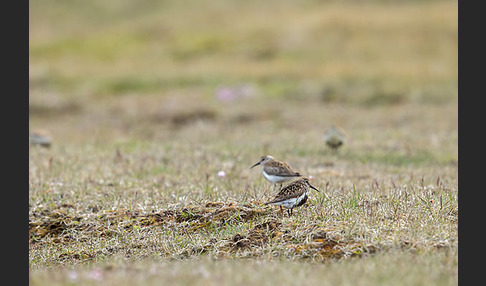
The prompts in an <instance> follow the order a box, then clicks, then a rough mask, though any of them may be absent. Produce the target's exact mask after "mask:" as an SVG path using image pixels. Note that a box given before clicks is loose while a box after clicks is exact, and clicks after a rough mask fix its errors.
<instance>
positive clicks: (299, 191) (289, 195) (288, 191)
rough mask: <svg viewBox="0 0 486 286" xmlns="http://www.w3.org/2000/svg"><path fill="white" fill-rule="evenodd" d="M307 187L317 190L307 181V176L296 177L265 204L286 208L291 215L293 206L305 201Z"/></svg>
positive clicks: (307, 191)
mask: <svg viewBox="0 0 486 286" xmlns="http://www.w3.org/2000/svg"><path fill="white" fill-rule="evenodd" d="M309 188H313V189H314V190H316V191H318V192H319V190H318V189H317V188H315V187H314V186H312V185H311V184H310V183H309V179H308V178H301V179H298V180H296V181H294V182H292V183H290V184H288V185H287V186H285V187H283V188H282V189H281V190H280V192H279V193H278V194H277V196H275V198H274V199H273V200H271V201H269V202H266V203H265V205H274V206H280V209H281V210H283V209H282V207H284V208H286V209H287V213H288V214H289V216H291V215H292V210H293V209H294V208H295V207H298V206H301V205H303V204H304V203H305V202H306V201H307V198H308V194H309Z"/></svg>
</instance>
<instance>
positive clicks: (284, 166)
mask: <svg viewBox="0 0 486 286" xmlns="http://www.w3.org/2000/svg"><path fill="white" fill-rule="evenodd" d="M258 165H262V166H263V168H262V173H263V176H264V177H265V179H267V181H269V182H271V183H273V184H274V185H273V187H274V189H275V186H276V185H277V184H282V183H283V182H287V181H289V180H292V179H294V178H297V177H300V176H301V175H300V173H299V172H296V171H294V170H292V168H291V167H290V165H289V164H288V163H286V162H281V161H278V160H275V159H274V158H273V157H272V156H270V155H266V156H262V157H260V161H258V162H257V163H255V164H254V165H253V166H251V167H250V169H251V168H253V167H255V166H258Z"/></svg>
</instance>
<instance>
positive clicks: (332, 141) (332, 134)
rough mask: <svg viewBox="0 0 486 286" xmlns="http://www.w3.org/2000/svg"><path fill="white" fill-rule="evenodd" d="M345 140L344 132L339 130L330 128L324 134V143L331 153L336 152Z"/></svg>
mask: <svg viewBox="0 0 486 286" xmlns="http://www.w3.org/2000/svg"><path fill="white" fill-rule="evenodd" d="M345 140H346V132H345V131H344V130H342V129H341V128H338V127H334V126H332V127H331V128H329V129H327V130H326V131H325V132H324V141H325V142H326V145H327V146H329V147H330V148H331V149H332V150H333V151H337V149H338V148H339V147H341V146H342V145H343V144H344V142H345Z"/></svg>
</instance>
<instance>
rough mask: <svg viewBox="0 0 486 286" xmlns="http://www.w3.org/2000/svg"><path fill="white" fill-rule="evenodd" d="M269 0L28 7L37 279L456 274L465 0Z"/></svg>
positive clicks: (211, 280)
mask: <svg viewBox="0 0 486 286" xmlns="http://www.w3.org/2000/svg"><path fill="white" fill-rule="evenodd" d="M265 3H266V4H262V3H261V2H260V1H247V2H245V4H244V5H243V4H241V3H239V2H237V1H224V2H223V1H197V2H195V3H192V5H187V3H184V4H182V3H179V2H177V1H169V2H167V1H165V2H160V3H159V1H144V2H143V4H141V3H136V4H135V2H131V1H117V2H115V3H111V2H110V3H108V2H107V3H104V2H103V3H100V2H98V1H69V2H61V3H59V2H56V1H43V2H42V3H40V2H34V1H33V2H30V3H29V6H30V11H29V15H30V16H29V17H30V21H29V25H30V33H29V40H30V41H29V52H30V58H29V59H30V64H29V65H30V69H29V90H30V96H29V125H30V126H29V127H30V129H32V130H33V129H46V130H48V131H49V132H50V134H51V135H52V138H53V144H52V146H51V148H42V147H38V146H31V147H30V148H29V268H30V282H31V284H33V285H66V284H73V283H80V284H98V283H100V284H104V285H115V284H116V285H128V284H144V285H150V284H155V283H157V282H160V279H166V280H167V281H169V282H171V283H173V284H174V283H176V284H180V285H190V284H193V283H194V281H198V282H200V283H198V284H201V285H214V284H216V285H227V284H247V283H248V282H251V283H256V282H259V284H263V285H270V284H272V285H273V284H275V283H283V282H284V281H285V282H286V284H290V285H297V284H299V285H302V284H304V285H315V284H316V282H319V281H329V283H330V284H333V285H336V284H338V285H376V284H386V285H411V284H414V285H433V284H435V285H455V284H457V276H458V274H457V264H458V247H457V227H458V225H457V223H458V187H457V185H458V173H457V168H458V148H457V146H458V145H457V144H458V126H457V121H458V111H457V106H458V102H457V99H458V92H457V1H398V2H395V1H370V2H367V3H366V4H365V3H361V2H358V1H329V2H324V3H320V2H317V1H306V2H304V3H301V4H299V5H297V4H294V3H292V2H285V1H270V2H268V1H267V2H265ZM331 125H336V126H340V127H341V128H343V129H345V130H346V132H347V133H348V140H347V142H346V144H345V145H344V147H342V149H340V150H339V151H338V152H336V153H334V152H332V151H331V150H329V149H328V148H327V147H326V146H325V144H324V142H323V133H324V131H325V130H326V128H328V127H330V126H331ZM264 154H271V155H273V156H274V157H276V158H277V159H280V160H284V161H287V162H289V163H290V164H291V165H292V166H293V167H294V169H296V170H298V171H299V172H301V173H303V174H305V175H306V176H312V178H313V179H312V184H313V185H314V186H316V187H317V188H318V189H319V190H321V192H320V193H317V192H312V193H311V195H310V199H309V201H308V202H307V204H306V205H304V206H302V207H300V208H298V209H296V210H294V215H293V216H292V217H287V216H286V215H284V216H282V215H281V214H280V213H279V212H278V209H277V208H273V207H270V206H264V205H263V203H264V202H265V201H266V200H268V199H270V198H271V197H272V195H274V193H272V185H271V184H270V183H269V182H267V181H265V179H264V178H263V177H262V175H261V171H260V170H257V169H256V168H254V169H249V167H250V166H251V165H253V164H254V163H256V162H257V161H258V159H259V157H260V156H261V155H264ZM219 171H224V173H225V175H224V176H218V172H219ZM350 273H351V274H350Z"/></svg>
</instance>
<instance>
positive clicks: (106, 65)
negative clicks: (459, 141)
mask: <svg viewBox="0 0 486 286" xmlns="http://www.w3.org/2000/svg"><path fill="white" fill-rule="evenodd" d="M457 28H458V23H457V1H447V0H444V1H316V0H312V1H310V0H309V1H299V2H295V1H274V0H270V1H263V2H262V1H245V2H241V1H220V0H211V1H209V0H208V1H149V0H145V1H125V0H122V1H29V123H30V127H31V129H34V128H44V129H48V130H49V131H50V132H51V134H52V135H53V136H54V137H55V138H56V141H58V142H74V141H77V140H93V139H94V138H98V139H99V140H111V139H113V137H112V135H116V136H121V137H123V136H125V135H127V136H139V138H140V139H144V138H145V139H148V140H152V139H155V137H154V134H153V132H149V131H147V132H136V131H134V130H133V128H125V129H123V126H127V125H131V124H132V123H133V122H134V121H135V120H138V121H139V122H140V125H139V128H138V129H137V130H138V131H140V128H145V129H146V130H151V128H163V126H164V122H165V121H164V120H165V119H167V118H169V119H170V120H169V121H171V120H172V121H177V120H181V121H184V118H185V117H184V116H189V117H190V116H193V117H195V118H196V117H197V118H203V119H204V118H209V119H210V118H213V119H214V118H224V115H225V114H226V113H231V114H237V115H239V116H236V120H246V119H254V118H257V117H258V118H257V119H258V120H261V118H265V115H264V114H267V115H268V116H270V117H271V118H277V116H275V113H278V112H280V111H282V112H283V113H285V112H286V110H288V111H289V112H295V108H297V107H299V106H301V105H300V103H299V102H302V101H305V102H307V103H308V104H310V105H312V106H315V104H319V105H321V106H322V107H323V108H328V107H329V109H332V110H333V111H334V110H336V115H335V116H334V115H332V114H333V111H330V112H328V113H326V114H327V115H324V114H315V115H314V118H315V119H316V121H320V122H323V121H326V123H325V124H324V123H322V126H321V127H322V128H324V127H326V126H328V125H330V124H332V123H337V124H341V125H344V127H348V128H350V126H346V125H350V124H347V123H349V122H347V120H349V119H351V118H348V117H349V116H352V113H354V112H355V109H362V108H370V107H371V108H373V107H390V106H395V107H396V106H399V105H403V104H405V105H404V107H407V108H410V107H412V108H413V107H414V106H424V105H429V106H431V107H435V108H436V107H437V106H442V107H444V108H445V110H444V111H445V112H446V114H445V115H447V116H453V117H455V118H457V111H455V110H456V109H457V108H456V107H457V98H458V91H457V84H458V83H457V78H458V69H457V68H458V56H457V51H458V42H457V39H458V36H457V35H458V30H457ZM248 98H250V99H248ZM228 102H229V103H235V102H236V103H238V104H227V103H228ZM288 102H290V103H291V104H286V103H288ZM330 107H332V108H330ZM302 108H304V109H305V108H306V106H305V105H302ZM340 108H344V109H340ZM348 108H349V109H348ZM201 109H202V111H201ZM174 110H175V111H174ZM181 110H185V111H188V110H189V111H191V110H193V111H194V110H195V111H194V112H192V113H191V112H189V113H190V114H187V112H186V113H184V114H182V115H181V116H182V118H179V119H177V116H178V114H179V115H180V113H181V112H182V111H181ZM252 110H253V111H255V112H257V111H258V110H260V111H261V112H257V113H258V114H256V115H255V114H252V113H251V111H252ZM338 110H339V111H338ZM339 114H341V115H339ZM257 115H258V116H257ZM326 116H327V117H326ZM147 117H150V118H151V119H149V120H144V119H146V118H147ZM316 117H317V118H316ZM385 117H386V116H385ZM154 118H155V119H154ZM304 118H305V116H304ZM434 119H435V117H434ZM437 120H438V121H440V118H437ZM277 121H278V119H277ZM142 122H145V123H147V122H149V123H147V124H145V125H142V124H141V123H142ZM154 122H155V124H152V123H154ZM437 124H440V123H437ZM272 126H274V128H276V129H278V128H280V127H278V126H276V125H272ZM454 127H455V126H452V128H454ZM73 128H74V130H76V132H73V131H74V130H73ZM114 130H118V132H116V133H115V134H113V132H115V131H114ZM84 131H86V132H88V134H90V136H83V135H80V133H83V132H84ZM127 132H128V133H127ZM132 132H136V133H132ZM103 134H105V135H106V137H105V135H103ZM144 136H145V137H144ZM88 138H90V139H88Z"/></svg>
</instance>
